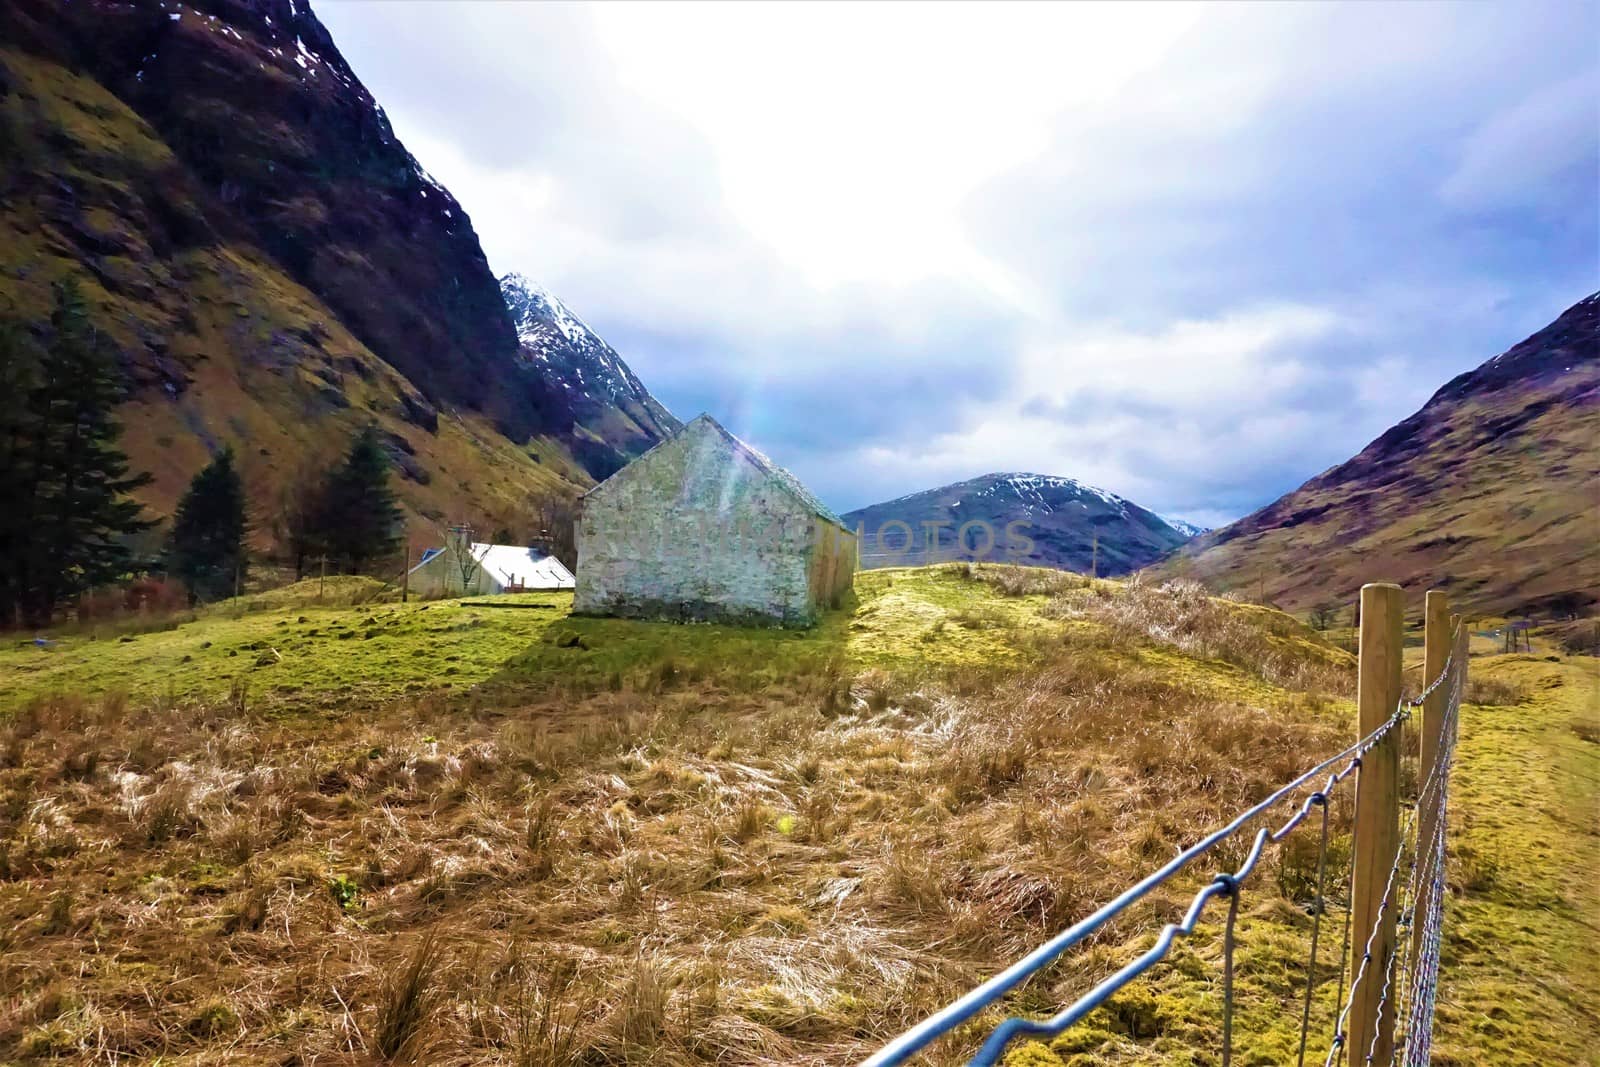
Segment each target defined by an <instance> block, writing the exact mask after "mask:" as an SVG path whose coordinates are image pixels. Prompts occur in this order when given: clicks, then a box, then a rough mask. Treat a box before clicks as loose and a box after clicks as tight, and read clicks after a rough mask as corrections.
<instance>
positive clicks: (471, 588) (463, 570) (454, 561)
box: [445, 525, 481, 596]
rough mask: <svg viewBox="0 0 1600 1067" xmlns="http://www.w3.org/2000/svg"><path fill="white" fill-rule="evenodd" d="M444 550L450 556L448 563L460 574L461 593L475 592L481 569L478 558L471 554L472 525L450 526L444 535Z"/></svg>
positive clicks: (464, 594)
mask: <svg viewBox="0 0 1600 1067" xmlns="http://www.w3.org/2000/svg"><path fill="white" fill-rule="evenodd" d="M445 552H447V553H448V554H449V556H450V564H451V565H452V566H453V567H455V568H456V570H457V571H458V572H459V573H460V575H461V594H462V595H463V596H466V595H467V594H469V593H475V592H477V584H478V572H479V570H480V569H481V568H480V566H479V563H478V558H477V557H476V556H474V555H473V554H472V527H470V526H465V525H463V526H452V527H450V530H449V532H448V533H447V534H446V537H445Z"/></svg>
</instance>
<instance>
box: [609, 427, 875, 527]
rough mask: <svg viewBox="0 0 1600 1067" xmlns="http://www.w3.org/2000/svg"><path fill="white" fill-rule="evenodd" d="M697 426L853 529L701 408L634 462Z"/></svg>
mask: <svg viewBox="0 0 1600 1067" xmlns="http://www.w3.org/2000/svg"><path fill="white" fill-rule="evenodd" d="M696 426H705V427H707V428H709V429H711V430H713V431H714V432H716V433H719V434H721V435H722V436H723V437H725V438H726V439H727V440H728V441H729V443H731V444H732V445H733V448H734V450H735V451H737V452H739V453H741V454H742V455H743V456H744V457H745V458H746V459H748V460H749V461H750V462H751V463H752V464H754V465H755V466H756V468H757V469H759V470H760V471H761V472H762V473H764V474H766V475H768V476H770V477H771V478H772V480H773V481H775V482H777V483H778V484H779V485H781V486H782V487H783V488H784V489H786V490H788V492H789V493H790V495H792V496H793V497H794V498H795V499H796V500H798V501H800V503H801V504H802V505H803V506H804V507H805V508H806V510H807V511H809V512H811V514H813V515H815V516H816V517H817V518H819V519H822V520H824V521H826V522H831V523H833V525H835V526H837V527H839V528H840V529H841V530H844V531H845V532H846V533H849V532H851V531H850V528H849V527H848V526H846V525H845V524H844V520H843V519H841V518H839V516H837V515H835V514H834V513H833V511H832V510H831V509H830V508H829V507H828V505H826V504H824V503H823V502H822V501H821V500H819V499H818V498H817V496H816V494H815V493H813V492H812V491H811V490H809V489H807V488H806V487H805V483H804V482H802V481H801V480H800V479H799V478H796V477H795V476H794V475H792V474H790V473H789V472H788V471H786V470H784V469H783V468H782V467H780V466H778V465H777V464H776V463H774V462H772V460H770V459H768V458H767V456H766V454H765V453H764V452H762V451H761V450H760V449H759V448H756V447H754V446H753V445H750V444H748V443H746V442H745V441H742V440H740V439H739V438H738V437H735V436H734V435H733V434H731V433H729V432H728V430H727V428H726V427H725V426H723V425H722V423H720V422H718V421H717V420H716V419H714V418H712V417H711V416H710V415H709V414H707V413H705V412H701V413H700V414H699V415H697V416H695V417H694V418H692V419H690V420H689V421H688V422H686V423H684V424H683V426H682V427H680V428H679V430H678V432H677V433H675V434H673V435H672V436H671V437H667V438H665V439H663V440H661V441H659V442H657V443H656V444H655V445H654V446H652V447H651V448H649V449H647V450H646V451H645V452H644V453H643V454H641V455H640V456H638V457H637V458H635V459H634V460H633V463H639V462H641V461H643V460H644V459H646V458H648V457H649V455H650V453H651V452H654V451H655V450H656V449H658V448H660V447H661V446H662V445H664V444H666V443H667V442H668V441H672V440H675V439H676V438H678V437H680V436H682V435H683V434H686V433H688V432H689V431H690V430H691V429H693V428H694V427H696ZM633 463H630V464H628V466H629V467H631V466H632V465H633ZM623 470H627V467H624V468H623ZM620 473H621V471H618V472H617V474H620ZM611 477H613V478H614V477H616V474H613V475H612V476H611ZM606 481H610V479H609V478H608V479H606ZM605 484H606V483H605V482H601V483H600V484H599V485H597V486H595V487H594V488H593V489H590V490H589V492H588V493H585V494H584V496H588V495H589V493H594V492H598V491H599V490H600V489H601V488H602V487H603V486H604V485H605Z"/></svg>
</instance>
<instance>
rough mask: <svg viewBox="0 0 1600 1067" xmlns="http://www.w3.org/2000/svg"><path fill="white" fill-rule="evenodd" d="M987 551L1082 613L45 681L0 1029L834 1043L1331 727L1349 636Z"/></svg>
mask: <svg viewBox="0 0 1600 1067" xmlns="http://www.w3.org/2000/svg"><path fill="white" fill-rule="evenodd" d="M985 580H988V579H985ZM1000 581H1003V582H1010V583H1013V584H1014V585H1015V587H1016V588H1017V590H1018V591H1017V592H1016V593H1015V594H1012V595H1015V596H1020V597H1038V598H1040V603H1041V604H1043V603H1046V602H1047V601H1045V600H1044V599H1043V598H1045V597H1052V598H1055V599H1052V600H1050V601H1048V603H1050V604H1053V605H1055V606H1056V608H1057V609H1058V610H1061V611H1063V612H1065V611H1067V610H1068V609H1070V610H1071V611H1074V612H1077V611H1081V612H1082V613H1083V614H1084V615H1085V617H1087V618H1088V619H1089V620H1091V621H1090V622H1089V623H1085V624H1082V625H1072V626H1068V627H1066V628H1065V629H1064V630H1063V631H1062V632H1060V633H1056V634H1054V635H1053V636H1047V637H1041V636H1039V635H1038V634H1037V633H1033V632H1031V629H1030V630H1025V629H1023V628H1017V629H1015V631H1014V632H1010V631H1005V632H1007V633H1008V637H1007V640H1012V641H1014V642H1016V643H1017V644H1018V645H1019V646H1020V645H1026V648H1027V656H1026V658H1025V659H1023V660H1022V661H1021V662H1023V663H1025V664H1026V665H1025V666H1021V667H1017V668H1013V669H1010V670H1008V671H1005V672H997V671H985V670H979V669H969V670H963V671H930V670H914V669H910V668H907V669H894V670H890V669H881V668H880V669H871V670H862V671H858V672H855V673H844V674H841V675H840V676H839V677H833V678H828V679H822V680H820V681H816V682H815V684H809V683H808V684H797V683H790V682H784V683H774V684H773V685H771V686H768V687H765V688H761V689H758V690H754V691H751V690H747V689H732V688H723V687H721V686H719V685H718V684H716V683H715V682H703V683H701V684H697V685H692V686H691V685H674V686H670V687H660V686H654V687H652V686H647V685H643V684H641V685H638V686H633V685H627V686H624V687H623V688H621V689H620V690H618V691H609V690H607V691H600V692H595V693H592V694H590V695H579V696H572V695H570V694H565V695H563V694H559V693H552V692H549V691H548V687H545V688H544V689H543V690H541V691H540V692H538V693H528V694H524V695H523V696H521V697H515V696H513V695H511V694H512V693H513V692H514V691H512V690H509V689H508V690H505V691H497V692H496V694H495V696H494V698H493V699H492V700H490V699H484V698H483V697H481V696H473V695H469V694H457V695H454V696H451V695H446V694H427V695H422V696H417V697H412V698H409V699H407V700H404V701H401V702H396V703H394V704H392V705H389V706H387V707H386V708H383V709H380V710H378V711H375V712H370V713H369V712H365V711H363V712H362V713H360V714H339V713H337V712H336V711H334V710H331V709H332V708H333V707H336V699H337V698H336V695H330V699H329V704H330V710H329V711H327V712H326V713H324V714H320V715H298V716H293V717H281V716H279V717H274V716H269V715H266V714H263V713H258V712H253V711H251V710H250V708H249V707H248V706H247V702H246V701H244V700H238V701H218V702H216V703H215V704H189V703H177V702H170V701H169V702H162V703H160V704H157V705H155V706H150V707H133V706H129V705H128V704H127V703H126V702H125V701H122V700H119V699H117V698H115V697H113V698H109V699H107V700H104V701H101V702H95V703H90V702H85V701H77V700H72V699H56V700H51V701H45V702H38V703H35V704H33V705H32V706H30V707H28V708H26V709H24V710H23V711H22V712H20V713H18V714H17V715H16V716H15V717H14V718H12V719H11V720H10V721H9V722H7V723H5V724H4V725H3V726H0V931H4V932H3V933H0V939H3V940H0V955H3V960H0V990H4V991H5V992H4V999H3V1000H0V1059H5V1058H7V1057H12V1058H18V1059H21V1060H24V1061H29V1062H31V1061H33V1060H42V1059H46V1058H50V1057H59V1058H64V1059H66V1060H69V1061H77V1062H107V1063H110V1062H120V1061H123V1060H127V1059H130V1058H138V1057H152V1056H157V1055H159V1056H162V1057H164V1058H167V1059H168V1060H169V1061H170V1060H172V1059H177V1060H180V1061H181V1062H196V1063H198V1062H206V1063H217V1062H240V1063H251V1062H275V1063H276V1062H286V1060H285V1057H286V1056H297V1057H299V1059H300V1061H303V1062H312V1061H315V1062H317V1063H323V1064H331V1063H366V1062H385V1061H390V1062H460V1063H466V1062H471V1063H493V1064H502V1063H503V1064H519V1065H520V1064H528V1065H532V1064H580V1063H582V1064H596V1063H607V1064H610V1063H652V1064H672V1063H702V1062H718V1063H772V1064H777V1063H816V1064H822V1063H848V1062H853V1061H855V1060H858V1059H859V1058H860V1057H861V1056H863V1055H864V1054H866V1053H867V1052H869V1051H870V1050H871V1049H872V1048H873V1047H874V1046H875V1045H876V1044H878V1043H880V1042H881V1041H882V1040H883V1039H884V1038H886V1037H887V1036H889V1035H891V1034H892V1033H894V1032H896V1031H897V1030H899V1029H900V1028H902V1027H904V1026H906V1025H908V1024H909V1023H911V1022H913V1021H915V1020H916V1019H918V1018H920V1017H921V1016H923V1015H924V1014H926V1013H927V1012H928V1011H929V1010H931V1009H933V1008H934V1007H937V1006H938V1005H939V1004H941V1003H942V1002H944V1001H946V1000H947V999H949V998H950V997H952V996H954V995H955V994H957V993H959V992H961V991H963V990H964V989H966V988H969V987H970V986H971V985H973V984H975V983H976V982H977V981H980V980H981V979H982V978H984V977H985V976H987V975H988V974H991V973H993V971H994V969H995V967H996V965H997V963H999V962H1002V961H1007V960H1010V959H1012V958H1014V957H1016V956H1018V955H1020V954H1022V953H1023V952H1025V951H1027V950H1028V949H1030V948H1031V947H1033V946H1034V945H1035V944H1037V943H1038V942H1039V941H1040V940H1041V939H1042V938H1044V937H1046V936H1048V935H1049V934H1051V933H1053V932H1055V931H1056V930H1058V929H1060V928H1061V927H1063V926H1064V925H1066V924H1068V923H1070V922H1071V921H1072V920H1074V919H1076V918H1079V917H1081V916H1082V915H1084V914H1085V913H1086V912H1087V911H1088V910H1090V909H1091V908H1092V907H1093V906H1094V905H1095V904H1097V903H1099V902H1101V901H1103V900H1105V899H1107V898H1108V897H1109V896H1111V895H1113V894H1114V892H1116V891H1117V890H1119V889H1120V888H1121V887H1122V886H1124V885H1125V884H1127V883H1128V882H1129V881H1130V880H1131V879H1132V878H1134V877H1136V876H1137V875H1139V874H1142V873H1143V872H1145V871H1147V870H1148V869H1150V868H1151V867H1152V866H1153V865H1154V864H1156V863H1158V862H1159V861H1161V860H1162V859H1164V858H1166V857H1167V856H1169V855H1170V854H1171V853H1172V852H1173V851H1174V850H1176V849H1177V848H1179V847H1181V845H1183V844H1184V843H1186V842H1188V841H1190V840H1192V839H1193V838H1194V837H1195V836H1196V835H1197V833H1198V832H1199V831H1200V830H1201V829H1202V828H1206V827H1209V826H1211V825H1214V824H1216V823H1218V822H1220V821H1222V820H1223V819H1224V817H1225V816H1227V815H1229V814H1231V813H1232V812H1234V811H1235V810H1236V809H1238V808H1240V807H1242V806H1243V805H1245V804H1246V803H1247V802H1249V801H1252V800H1254V799H1257V798H1259V797H1260V796H1262V795H1264V794H1265V793H1266V792H1268V791H1269V790H1270V789H1271V788H1272V787H1274V786H1276V785H1277V784H1279V783H1281V782H1282V781H1283V780H1285V779H1287V778H1288V777H1290V776H1291V775H1292V774H1294V773H1295V772H1297V771H1298V770H1300V769H1301V768H1303V767H1304V766H1305V765H1306V764H1307V763H1308V762H1310V761H1311V760H1313V759H1314V758H1315V757H1316V756H1317V754H1319V753H1324V752H1327V751H1330V750H1333V749H1335V748H1336V747H1337V746H1338V745H1339V744H1340V743H1342V742H1344V741H1346V740H1348V737H1347V735H1348V734H1349V728H1348V723H1347V722H1346V721H1345V718H1346V716H1343V715H1334V714H1331V713H1330V708H1332V707H1333V705H1332V704H1331V703H1330V701H1329V700H1328V698H1327V697H1326V696H1324V695H1322V694H1320V693H1308V692H1303V691H1301V690H1299V689H1295V688H1293V687H1292V686H1294V685H1303V684H1305V683H1306V680H1307V679H1315V680H1319V681H1320V680H1332V681H1334V682H1337V683H1338V684H1340V685H1343V684H1344V679H1342V678H1336V677H1335V675H1336V672H1337V663H1338V661H1337V659H1336V658H1332V659H1330V658H1328V656H1326V655H1324V653H1323V651H1315V652H1314V653H1306V654H1305V657H1306V662H1305V664H1302V667H1303V669H1298V670H1297V669H1295V668H1294V667H1293V664H1292V663H1291V657H1292V654H1293V652H1294V651H1295V650H1296V649H1297V648H1299V646H1298V645H1296V644H1294V642H1293V641H1292V640H1291V639H1289V638H1286V637H1277V636H1272V635H1268V638H1266V639H1260V638H1258V639H1254V640H1251V639H1247V637H1246V636H1245V635H1244V633H1243V631H1242V629H1240V627H1242V626H1243V625H1244V624H1243V623H1240V624H1238V625H1237V626H1236V624H1235V622H1234V606H1233V605H1221V606H1220V607H1219V608H1218V609H1217V610H1216V611H1215V612H1210V611H1208V609H1207V608H1205V607H1204V606H1196V605H1195V604H1194V603H1193V602H1192V601H1191V599H1190V598H1189V595H1188V592H1187V590H1184V589H1167V590H1165V591H1163V590H1152V589H1141V588H1138V587H1133V588H1130V589H1129V590H1128V591H1127V593H1126V594H1124V595H1123V596H1125V597H1126V598H1127V599H1129V600H1130V601H1131V603H1129V604H1126V605H1119V604H1118V601H1119V599H1122V597H1119V596H1118V595H1117V594H1115V593H1112V594H1109V595H1107V596H1106V597H1104V598H1101V597H1099V596H1098V595H1097V594H1096V593H1094V592H1090V593H1089V595H1090V596H1091V597H1093V598H1094V599H1093V600H1092V601H1085V602H1084V603H1083V604H1082V605H1077V606H1074V605H1076V602H1073V604H1063V603H1059V601H1061V600H1062V598H1066V597H1074V596H1077V595H1078V593H1079V592H1080V591H1081V589H1091V588H1093V587H1090V586H1082V587H1081V589H1080V586H1079V585H1075V584H1070V583H1067V582H1066V581H1065V580H1054V579H1052V580H1050V581H1046V582H1040V581H1037V580H1035V579H1034V578H1033V577H1031V576H1029V575H1020V576H1019V575H1013V574H1002V575H1000ZM1163 597H1165V598H1168V599H1170V600H1172V601H1173V604H1172V605H1170V606H1163V605H1161V604H1160V603H1159V601H1160V599H1161V598H1163ZM1102 599H1103V601H1104V603H1103V604H1102ZM1102 619H1103V620H1105V621H1104V622H1103V623H1102V622H1100V621H1099V620H1102ZM1247 621H1248V620H1247ZM993 625H995V626H1002V625H1006V624H1005V623H1004V622H1003V621H1001V619H1000V616H998V615H997V616H996V620H995V621H994V623H993ZM1012 625H1014V624H1012ZM1213 628H1220V629H1219V630H1214V629H1213ZM1135 635H1140V637H1139V640H1140V641H1145V640H1147V638H1148V637H1149V636H1153V637H1154V638H1155V639H1156V640H1158V641H1162V642H1167V643H1169V644H1174V645H1176V646H1177V647H1178V648H1181V649H1184V650H1185V651H1186V652H1191V653H1192V654H1193V655H1196V656H1201V657H1214V658H1217V659H1221V660H1224V661H1226V662H1229V663H1235V662H1237V663H1242V664H1243V665H1244V666H1245V667H1246V669H1248V670H1250V671H1252V672H1256V673H1258V674H1259V675H1260V676H1261V677H1263V678H1266V679H1269V680H1270V681H1271V682H1272V684H1271V685H1267V684H1259V683H1258V684H1257V685H1256V689H1255V692H1256V693H1257V696H1255V697H1251V698H1242V697H1240V696H1239V695H1238V690H1237V687H1231V688H1230V687H1227V686H1222V687H1219V686H1214V685H1212V684H1210V682H1209V681H1208V678H1209V675H1208V674H1207V673H1206V670H1205V669H1203V668H1204V664H1201V663H1199V662H1198V661H1189V660H1185V661H1184V662H1185V663H1188V664H1189V666H1190V667H1191V668H1193V669H1183V670H1180V669H1176V668H1172V667H1164V666H1161V665H1160V664H1158V663H1151V662H1146V661H1145V660H1144V659H1141V657H1140V656H1139V655H1138V654H1137V648H1135V647H1134V646H1135V645H1138V644H1139V642H1135V641H1134V640H1133V637H1134V636H1135ZM1140 647H1143V646H1140ZM713 677H714V676H713ZM1303 867H1304V862H1303V859H1302V860H1297V859H1295V858H1294V857H1286V858H1285V859H1284V860H1283V862H1282V863H1281V864H1280V866H1279V870H1278V877H1277V879H1275V880H1274V885H1273V886H1269V887H1268V888H1267V889H1265V890H1263V891H1262V892H1264V894H1265V895H1266V896H1267V897H1269V898H1273V899H1276V898H1277V896H1278V895H1279V894H1282V895H1283V896H1284V898H1285V899H1286V900H1287V901H1301V900H1303V898H1305V897H1306V896H1308V895H1309V893H1308V889H1307V885H1306V878H1305V872H1304V870H1303V869H1301V868H1303ZM1263 884H1266V883H1263ZM1180 904H1181V901H1180V893H1179V892H1178V890H1177V889H1176V888H1175V889H1174V891H1173V892H1172V893H1171V894H1161V895H1158V899H1157V900H1156V901H1155V903H1154V904H1153V905H1152V906H1151V908H1150V909H1149V913H1148V914H1145V915H1142V916H1141V917H1139V918H1138V919H1136V920H1130V923H1129V924H1124V925H1121V926H1119V927H1117V928H1116V929H1113V930H1112V931H1110V932H1109V933H1107V934H1106V935H1104V936H1102V937H1101V938H1100V939H1099V942H1098V943H1099V944H1100V945H1101V947H1102V949H1103V950H1105V951H1109V950H1110V949H1111V948H1112V947H1114V946H1116V945H1118V944H1120V943H1121V941H1122V940H1124V939H1125V938H1127V937H1131V936H1135V935H1136V934H1138V933H1139V932H1140V931H1141V930H1142V929H1143V924H1145V923H1148V922H1153V921H1156V920H1159V919H1166V918H1170V917H1171V915H1172V914H1174V912H1175V910H1176V909H1177V908H1178V907H1179V906H1180ZM1283 906H1285V907H1287V906H1288V905H1287V904H1284V905H1283ZM1291 910H1292V909H1291ZM1107 958H1108V957H1107V956H1106V955H1104V954H1103V953H1102V952H1101V950H1096V951H1092V952H1090V953H1088V954H1086V955H1085V956H1083V957H1080V958H1076V959H1074V960H1070V961H1068V962H1066V963H1065V964H1064V965H1063V966H1062V967H1060V968H1058V970H1057V971H1056V972H1054V973H1052V975H1051V976H1050V978H1049V979H1048V980H1047V981H1046V982H1044V983H1041V986H1040V988H1039V989H1037V990H1034V991H1032V992H1026V993H1024V994H1023V995H1022V997H1021V998H1020V999H1019V1002H1018V1006H1019V1007H1032V1008H1034V1009H1037V1008H1039V1007H1047V1006H1049V1005H1050V1004H1054V1003H1058V1002H1059V999H1060V998H1061V996H1063V995H1064V993H1065V991H1067V990H1068V989H1070V988H1074V987H1075V986H1074V983H1076V984H1077V985H1076V987H1078V988H1081V982H1082V980H1083V979H1084V978H1085V977H1086V976H1088V975H1091V974H1095V973H1103V969H1104V965H1105V963H1106V962H1107ZM1096 968H1099V969H1100V970H1099V971H1097V970H1096ZM1029 998H1032V999H1031V1000H1030V999H1029ZM961 1051H968V1052H970V1045H966V1046H962V1048H961ZM955 1054H956V1049H955V1043H953V1042H952V1043H951V1045H950V1046H949V1048H948V1049H947V1050H946V1051H944V1052H941V1053H939V1056H938V1058H939V1059H940V1062H943V1061H944V1060H947V1059H952V1058H953V1057H954V1056H955Z"/></svg>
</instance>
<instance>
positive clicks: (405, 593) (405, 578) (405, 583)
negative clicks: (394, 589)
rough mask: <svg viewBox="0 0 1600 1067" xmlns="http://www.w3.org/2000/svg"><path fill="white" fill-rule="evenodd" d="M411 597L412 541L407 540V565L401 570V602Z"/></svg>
mask: <svg viewBox="0 0 1600 1067" xmlns="http://www.w3.org/2000/svg"><path fill="white" fill-rule="evenodd" d="M410 598H411V542H410V541H409V540H407V541H406V566H405V569H404V570H402V571H401V572H400V603H402V604H404V603H405V602H406V601H407V600H409V599H410Z"/></svg>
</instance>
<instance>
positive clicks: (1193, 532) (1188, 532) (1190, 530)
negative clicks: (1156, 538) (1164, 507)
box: [1156, 515, 1211, 537]
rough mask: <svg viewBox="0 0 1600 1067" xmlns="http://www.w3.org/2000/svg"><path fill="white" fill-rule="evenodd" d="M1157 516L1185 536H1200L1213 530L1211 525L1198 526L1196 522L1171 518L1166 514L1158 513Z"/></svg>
mask: <svg viewBox="0 0 1600 1067" xmlns="http://www.w3.org/2000/svg"><path fill="white" fill-rule="evenodd" d="M1156 518H1158V519H1160V520H1161V521H1162V522H1164V523H1166V524H1167V525H1168V526H1170V527H1172V528H1173V529H1174V530H1177V531H1178V532H1179V533H1181V534H1183V536H1185V537H1199V536H1200V535H1201V534H1203V533H1210V532H1211V527H1209V526H1196V525H1195V524H1194V523H1192V522H1184V521H1183V520H1182V519H1169V518H1167V516H1165V515H1157V516H1156Z"/></svg>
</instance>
